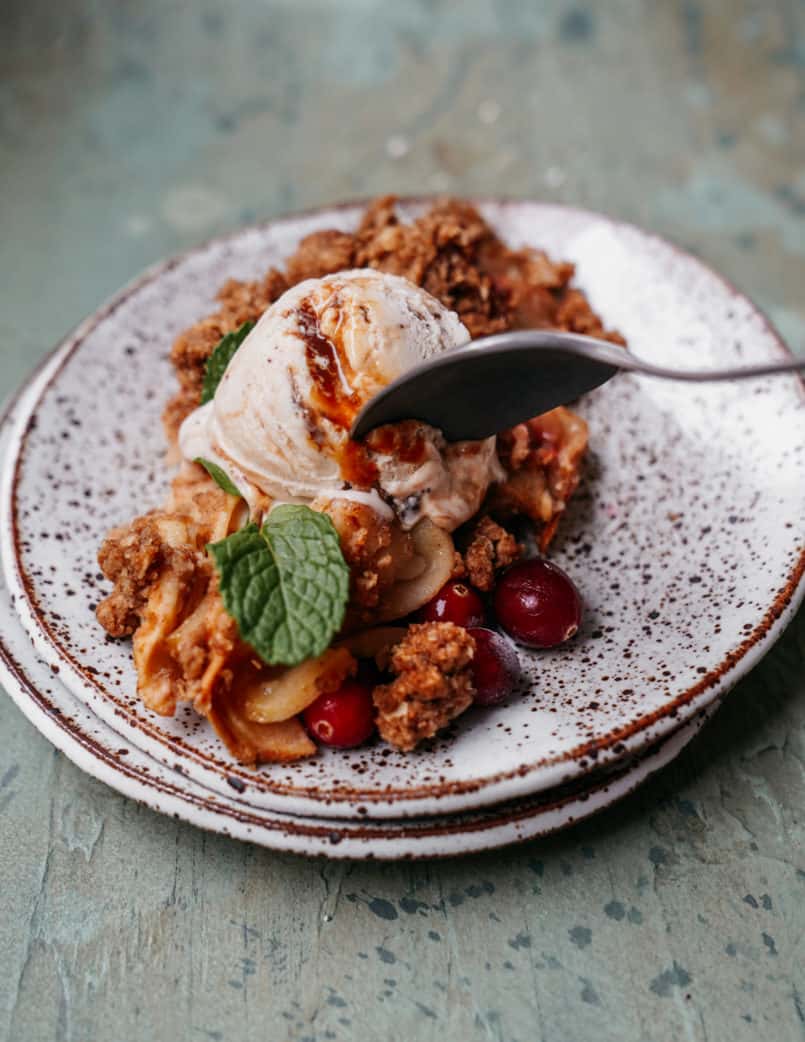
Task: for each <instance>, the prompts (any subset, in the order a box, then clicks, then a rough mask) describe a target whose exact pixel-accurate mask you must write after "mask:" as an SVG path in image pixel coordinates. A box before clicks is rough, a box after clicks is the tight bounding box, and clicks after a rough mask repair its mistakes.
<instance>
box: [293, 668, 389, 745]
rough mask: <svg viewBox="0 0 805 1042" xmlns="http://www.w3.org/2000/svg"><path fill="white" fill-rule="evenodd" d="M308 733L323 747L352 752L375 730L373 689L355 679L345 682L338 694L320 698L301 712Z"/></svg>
mask: <svg viewBox="0 0 805 1042" xmlns="http://www.w3.org/2000/svg"><path fill="white" fill-rule="evenodd" d="M303 716H304V720H305V724H306V725H307V729H308V731H310V733H311V734H312V735H313V736H314V738H318V740H319V741H320V742H322V743H323V744H324V745H334V746H337V747H338V748H339V749H351V748H352V747H353V746H354V745H361V744H362V743H363V742H365V741H366V739H367V738H369V736H370V735H371V734H372V732H373V731H374V729H375V717H374V703H373V702H372V689H371V688H370V687H368V686H367V685H366V684H361V683H360V682H358V681H357V680H345V681H344V683H343V684H342V685H341V687H340V688H339V689H338V690H337V691H333V692H332V693H330V694H325V695H319V697H318V698H317V699H316V701H315V702H311V704H310V705H309V706H308V707H307V709H306V710H305V711H304V713H303Z"/></svg>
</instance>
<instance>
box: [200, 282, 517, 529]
mask: <svg viewBox="0 0 805 1042" xmlns="http://www.w3.org/2000/svg"><path fill="white" fill-rule="evenodd" d="M469 339H470V337H469V333H468V332H467V330H466V328H465V327H464V326H463V325H462V323H461V322H460V320H459V318H458V316H457V315H455V314H454V313H453V312H452V311H449V310H448V309H447V308H445V307H444V306H443V305H442V304H440V303H439V301H438V300H436V299H435V298H434V297H432V296H430V294H428V293H426V292H425V291H424V290H421V289H419V288H418V287H416V286H414V285H413V284H412V283H410V282H408V281H407V280H406V279H403V278H400V277H399V276H396V275H387V274H383V273H381V272H377V271H374V270H372V269H366V270H360V271H347V272H340V273H338V274H335V275H329V276H326V277H325V278H322V279H310V280H308V281H306V282H301V283H299V284H298V285H297V286H294V287H293V288H292V289H290V290H288V292H287V293H285V294H284V295H283V296H282V297H280V298H279V300H277V301H276V302H275V303H274V304H272V305H271V307H269V308H268V310H267V311H266V312H265V313H264V314H263V316H262V318H261V319H260V321H259V322H258V323H257V325H256V326H255V328H254V329H253V330H252V331H251V333H250V334H249V335H248V336H247V337H246V339H245V340H244V342H243V344H242V345H241V347H240V349H239V350H238V352H237V354H236V355H235V356H234V358H233V359H232V361H231V362H230V364H229V366H228V367H227V369H226V372H225V373H224V376H223V378H222V380H221V382H220V384H219V385H218V389H217V391H216V393H215V397H214V399H213V401H211V402H209V403H208V404H207V405H204V406H202V407H201V408H199V409H197V410H196V411H195V412H194V413H192V414H191V415H190V416H189V417H188V418H187V420H186V421H185V423H184V424H183V426H182V429H181V431H180V435H179V444H180V448H181V451H182V455H183V456H184V457H185V458H187V459H196V458H198V457H202V458H204V459H208V460H211V461H212V462H215V463H217V464H218V465H219V466H220V467H222V468H223V469H224V470H225V471H226V473H227V474H228V475H229V476H230V478H231V479H232V480H233V482H234V483H235V485H237V487H238V489H239V490H240V491H241V492H242V493H243V494H244V495H245V497H246V498H247V500H249V502H250V505H252V507H253V508H254V507H255V506H256V505H258V504H259V503H260V502H261V501H262V500H263V498H264V497H268V498H270V499H283V500H289V499H290V500H298V501H302V502H314V501H315V500H321V499H322V498H332V496H333V495H334V493H335V492H337V491H340V492H341V493H342V494H343V490H345V489H346V490H350V489H353V490H354V489H358V490H372V489H375V490H380V493H381V494H383V495H385V497H386V498H390V499H391V501H392V505H393V506H394V507H395V509H397V511H398V513H399V515H400V519H401V521H402V522H403V523H404V524H406V525H410V524H413V523H415V522H416V520H418V519H419V517H420V516H430V517H432V519H433V520H434V521H436V523H437V524H440V525H441V527H445V528H451V529H452V528H454V527H456V525H457V524H460V523H461V522H462V521H464V520H466V519H467V517H469V516H471V514H473V513H474V512H475V511H476V510H477V508H478V506H479V504H480V500H481V498H482V497H483V495H484V494H485V492H486V489H487V487H488V485H489V483H490V481H491V480H494V478H495V477H497V476H498V475H497V470H496V467H497V458H496V455H495V440H494V438H491V439H487V440H486V441H484V442H471V443H463V445H464V449H463V450H462V449H461V447H460V446H448V445H447V444H446V443H445V441H444V439H443V438H442V437H441V435H440V434H439V432H438V431H435V430H434V429H433V428H429V427H426V426H425V425H422V424H419V425H417V430H418V431H419V433H418V435H417V453H416V455H415V456H414V455H412V454H411V452H410V451H409V452H408V455H407V456H405V454H403V455H401V450H400V445H394V444H390V443H386V444H380V443H377V444H375V443H373V442H372V439H371V438H370V439H369V441H368V442H367V445H365V446H363V445H359V444H357V443H355V442H352V441H351V440H350V438H349V431H350V427H351V425H352V422H353V420H354V418H355V416H356V415H357V413H358V412H359V411H360V409H361V408H362V407H363V406H364V405H365V403H366V402H367V401H368V400H369V399H370V398H372V397H373V396H374V395H375V394H376V393H377V392H378V391H380V390H381V389H382V388H383V387H385V386H386V385H387V384H389V383H390V382H391V381H392V380H394V379H396V378H397V377H398V376H401V375H402V374H403V373H404V372H406V371H407V370H408V369H410V368H412V367H413V366H415V365H417V364H419V363H420V362H423V361H426V360H427V359H429V358H432V357H434V356H435V355H438V354H440V353H442V352H444V351H449V350H451V349H453V348H455V347H459V346H461V345H462V344H465V343H467V341H468V340H469ZM401 426H403V425H394V428H390V430H392V431H393V430H394V429H396V428H397V427H401ZM381 433H382V432H381ZM409 448H410V446H409ZM353 494H354V493H353Z"/></svg>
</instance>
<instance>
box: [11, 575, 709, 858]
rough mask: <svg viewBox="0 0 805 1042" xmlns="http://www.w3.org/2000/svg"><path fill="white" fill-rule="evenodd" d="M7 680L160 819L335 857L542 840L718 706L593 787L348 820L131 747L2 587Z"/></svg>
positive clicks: (85, 759) (600, 801)
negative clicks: (46, 652)
mask: <svg viewBox="0 0 805 1042" xmlns="http://www.w3.org/2000/svg"><path fill="white" fill-rule="evenodd" d="M0 683H2V685H3V687H4V688H5V689H6V691H8V693H9V694H10V695H11V697H12V698H13V699H14V701H15V702H16V703H17V705H18V706H19V707H20V709H21V710H22V711H23V713H24V714H25V716H26V717H27V718H28V719H29V720H30V721H31V723H33V725H34V726H35V727H36V728H37V730H39V731H40V732H41V733H42V734H43V735H44V736H45V737H46V738H47V739H48V740H49V741H50V742H52V743H53V745H54V746H56V748H57V749H60V750H61V751H62V752H63V753H64V754H65V755H66V756H67V757H68V758H69V759H70V760H72V761H73V763H75V764H76V765H77V766H78V767H79V768H81V770H83V771H85V772H86V773H87V774H90V775H91V776H92V777H94V778H97V779H98V780H99V781H102V782H104V783H105V784H107V785H110V786H111V787H112V788H113V789H115V790H116V791H117V792H120V793H122V794H123V795H124V796H128V797H129V798H131V799H134V800H137V801H138V802H139V803H143V804H145V805H146V806H147V807H150V808H151V809H152V810H155V811H158V812H159V813H161V814H169V815H171V816H172V817H175V818H179V819H181V820H182V821H187V822H189V823H190V824H192V825H197V826H198V827H199V828H203V829H207V830H208V831H210V832H217V833H220V834H221V835H225V836H232V837H233V838H235V839H243V840H247V841H249V842H251V843H258V844H259V845H261V846H264V847H270V848H271V849H274V850H284V851H291V852H293V853H296V854H308V855H320V856H324V857H328V858H361V859H364V860H365V859H368V858H377V859H382V860H397V859H402V858H405V859H414V858H426V857H451V856H455V855H459V854H470V853H475V852H478V851H482V850H490V849H492V848H495V847H501V846H505V845H507V844H509V843H516V842H521V841H523V840H527V839H533V838H535V837H537V836H544V835H547V834H548V833H550V832H555V831H557V830H559V829H562V828H566V827H567V826H569V825H573V824H575V823H577V822H579V821H581V820H583V819H584V818H586V817H589V816H590V815H591V814H594V813H595V812H596V811H598V810H602V809H603V808H604V807H608V806H610V805H611V804H612V803H615V802H616V801H617V800H620V799H622V798H623V797H624V796H627V795H628V794H629V793H630V792H632V791H633V790H634V789H635V788H636V787H637V786H638V785H640V784H641V783H642V782H643V781H645V780H646V779H647V778H648V777H650V776H651V775H652V774H653V773H654V772H655V771H657V770H659V769H660V768H661V767H663V766H664V765H665V764H667V763H668V762H669V761H670V760H672V759H673V758H674V757H675V756H677V755H678V753H679V752H680V751H681V750H682V749H683V748H684V746H685V745H687V743H688V742H689V741H690V740H691V739H692V738H693V737H694V735H695V734H696V733H697V732H698V730H699V728H700V727H701V726H702V724H703V723H704V720H705V718H706V717H707V715H708V714H709V713H710V712H711V711H712V709H713V708H714V707H712V706H711V707H709V708H708V709H706V710H703V711H702V712H701V713H700V714H699V715H698V716H697V717H696V718H694V719H693V720H691V721H689V722H688V723H687V724H683V725H682V727H680V728H679V730H678V731H676V732H674V733H673V734H672V735H671V736H670V737H668V738H665V739H663V740H662V741H660V742H659V743H658V744H657V745H656V746H653V747H651V748H650V749H647V750H644V752H643V753H641V754H640V755H639V756H637V757H635V758H634V760H632V761H630V762H629V763H628V764H627V765H624V766H620V767H618V769H617V770H615V771H613V772H611V773H609V774H607V775H606V776H603V777H599V778H596V779H595V781H592V780H591V779H588V778H582V779H580V784H577V785H575V786H570V787H568V788H566V789H565V790H558V791H554V792H550V793H546V794H543V795H541V796H539V797H536V798H534V797H531V798H526V799H522V800H516V801H514V802H511V803H508V804H505V805H503V806H501V807H492V808H489V809H486V810H481V811H476V812H469V813H467V814H457V815H453V816H438V817H430V818H415V819H411V818H408V819H404V820H402V821H393V820H379V821H369V820H366V819H363V820H361V821H344V820H341V819H336V818H312V817H298V816H296V815H288V814H281V813H277V812H274V811H268V810H260V809H257V808H252V807H249V806H248V805H246V804H244V803H242V802H241V801H240V800H239V799H238V798H237V793H236V792H234V791H233V793H232V795H231V796H225V795H219V794H217V793H212V792H210V790H209V789H208V788H206V787H205V786H203V785H199V784H198V783H197V782H194V781H192V780H191V779H189V778H187V777H185V776H184V775H183V774H182V773H181V771H179V770H171V769H170V768H169V767H166V766H164V765H163V764H160V763H157V762H156V761H155V760H153V759H152V758H151V757H150V756H148V754H147V753H144V752H142V751H141V750H140V749H138V748H136V747H135V746H131V745H128V744H127V743H125V742H124V740H123V739H122V738H121V737H120V735H118V734H117V732H115V731H114V730H113V729H112V728H111V727H109V726H108V725H107V724H105V723H103V722H102V721H101V720H99V719H98V718H97V717H96V716H95V715H94V714H93V713H92V712H91V711H90V710H89V709H88V708H87V706H86V704H84V703H83V702H81V701H80V700H79V699H77V698H76V697H75V696H74V695H72V694H70V692H69V691H68V690H67V688H66V687H65V686H64V685H63V684H62V683H61V682H60V681H59V679H58V677H57V676H56V675H55V674H54V673H53V672H52V670H51V669H50V668H49V667H48V665H47V664H46V663H45V662H44V661H43V660H42V659H41V658H39V656H38V655H37V654H36V652H35V651H34V650H33V648H32V647H31V644H30V641H29V640H28V638H27V636H26V634H25V633H24V631H23V630H22V628H21V626H20V624H19V622H18V621H17V620H16V618H15V615H14V611H13V609H12V606H11V603H10V599H9V596H8V592H7V591H6V590H5V589H4V588H3V586H2V583H0Z"/></svg>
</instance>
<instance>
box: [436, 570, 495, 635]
mask: <svg viewBox="0 0 805 1042" xmlns="http://www.w3.org/2000/svg"><path fill="white" fill-rule="evenodd" d="M420 615H421V618H422V621H423V622H454V623H455V624H456V625H457V626H483V624H484V615H485V613H484V602H483V601H482V600H481V596H480V594H479V593H478V592H477V591H476V590H473V588H472V587H471V586H468V585H467V584H466V583H465V582H462V581H461V580H460V579H451V580H450V581H449V582H447V583H445V584H444V586H443V587H442V588H441V590H439V592H438V593H437V594H436V596H435V597H434V598H433V600H431V601H428V603H427V604H426V605H425V607H424V608H422V610H421V612H420Z"/></svg>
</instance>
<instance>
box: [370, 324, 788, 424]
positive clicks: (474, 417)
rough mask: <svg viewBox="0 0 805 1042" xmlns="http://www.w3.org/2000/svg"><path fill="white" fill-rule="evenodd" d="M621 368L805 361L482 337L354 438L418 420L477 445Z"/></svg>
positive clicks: (779, 366)
mask: <svg viewBox="0 0 805 1042" xmlns="http://www.w3.org/2000/svg"><path fill="white" fill-rule="evenodd" d="M619 370H629V371H631V372H636V373H642V374H643V375H646V376H653V377H658V378H660V379H665V380H687V381H693V382H697V383H700V382H709V381H719V380H740V379H748V378H751V377H758V376H768V375H770V374H773V373H790V372H794V371H796V370H805V358H799V359H790V360H786V361H784V362H769V363H766V364H763V365H755V366H744V367H737V368H730V369H707V370H700V369H696V370H692V369H669V368H667V367H663V366H657V365H652V364H651V363H650V362H646V361H643V360H642V359H640V358H637V357H635V356H634V355H633V354H631V353H630V352H628V351H627V350H626V349H625V348H623V347H618V346H616V345H614V344H611V343H609V342H608V341H605V340H597V339H595V338H594V337H588V336H581V335H579V334H577V333H555V332H551V331H549V330H540V329H530V330H523V331H521V332H516V333H496V334H494V335H493V336H488V337H483V338H481V339H479V340H474V341H472V342H471V343H469V344H467V345H466V346H465V347H460V348H457V349H456V350H454V351H448V352H447V353H446V354H443V355H439V356H438V357H437V358H435V359H432V360H431V361H429V362H425V363H423V364H422V365H419V366H416V367H415V368H414V369H411V370H410V371H409V372H407V373H404V374H403V375H402V376H401V377H399V378H398V379H396V380H394V381H393V382H392V383H390V384H389V385H388V387H385V388H384V389H383V390H382V391H380V393H379V394H376V395H375V396H374V398H372V399H371V401H369V402H367V404H366V405H365V406H364V407H363V409H362V410H361V411H360V412H359V413H358V415H357V417H356V419H355V422H354V423H353V425H352V437H353V438H363V437H365V436H366V435H367V434H368V433H369V432H370V431H372V430H374V428H375V427H382V426H384V425H385V424H387V423H399V422H401V421H402V420H410V419H417V420H421V421H423V422H424V423H428V424H430V425H431V426H433V427H437V428H438V429H439V430H441V431H442V433H443V434H444V436H445V438H447V440H448V441H470V440H472V441H475V440H479V439H481V438H488V437H491V436H492V435H493V434H497V433H498V432H499V431H502V430H507V429H508V428H510V427H514V426H515V425H516V424H518V423H522V422H523V421H524V420H528V419H530V418H531V417H532V416H539V415H541V414H542V413H544V412H548V410H550V409H553V408H555V407H556V406H557V405H566V404H567V403H568V402H572V401H575V399H576V398H579V397H580V396H581V395H582V394H585V393H586V392H587V391H591V390H593V389H594V388H595V387H600V386H601V384H604V383H606V382H607V380H610V379H612V377H613V376H614V375H615V374H616V373H617V372H618V371H619Z"/></svg>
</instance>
